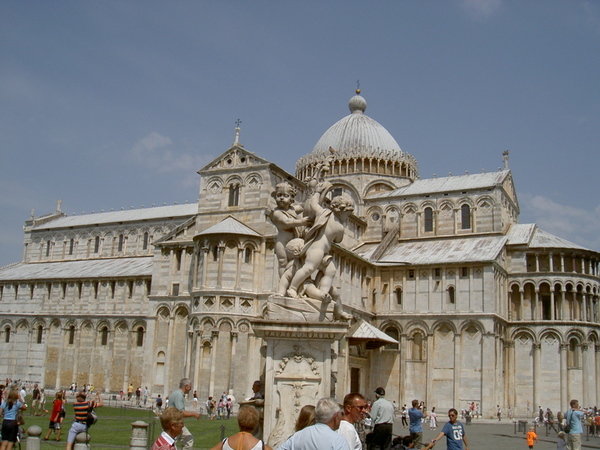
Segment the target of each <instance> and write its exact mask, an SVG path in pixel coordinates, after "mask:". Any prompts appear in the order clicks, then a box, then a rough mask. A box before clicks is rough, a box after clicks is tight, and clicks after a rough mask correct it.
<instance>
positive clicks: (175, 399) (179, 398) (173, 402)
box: [169, 389, 185, 411]
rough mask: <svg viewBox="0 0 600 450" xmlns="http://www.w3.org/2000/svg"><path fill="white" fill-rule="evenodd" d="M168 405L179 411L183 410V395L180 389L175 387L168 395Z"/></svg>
mask: <svg viewBox="0 0 600 450" xmlns="http://www.w3.org/2000/svg"><path fill="white" fill-rule="evenodd" d="M169 406H173V407H175V408H177V409H178V410H179V411H184V410H185V397H184V396H183V391H182V390H181V389H177V390H176V391H174V392H173V393H172V394H171V395H169Z"/></svg>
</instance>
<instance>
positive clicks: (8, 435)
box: [2, 419, 19, 443]
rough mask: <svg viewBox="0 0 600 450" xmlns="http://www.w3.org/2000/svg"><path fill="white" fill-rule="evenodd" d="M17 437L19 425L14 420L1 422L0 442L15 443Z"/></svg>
mask: <svg viewBox="0 0 600 450" xmlns="http://www.w3.org/2000/svg"><path fill="white" fill-rule="evenodd" d="M18 435H19V424H18V423H17V421H16V420H6V419H4V420H3V421H2V440H3V441H7V442H13V443H14V442H17V436H18Z"/></svg>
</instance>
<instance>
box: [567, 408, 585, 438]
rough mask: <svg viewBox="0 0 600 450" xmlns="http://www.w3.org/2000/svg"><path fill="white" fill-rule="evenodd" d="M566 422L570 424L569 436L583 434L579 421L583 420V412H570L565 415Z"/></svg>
mask: <svg viewBox="0 0 600 450" xmlns="http://www.w3.org/2000/svg"><path fill="white" fill-rule="evenodd" d="M565 416H566V419H567V422H570V423H571V431H569V434H581V433H583V426H582V425H581V419H583V411H574V410H570V411H568V412H567V414H565Z"/></svg>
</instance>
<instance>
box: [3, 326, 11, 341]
mask: <svg viewBox="0 0 600 450" xmlns="http://www.w3.org/2000/svg"><path fill="white" fill-rule="evenodd" d="M4 333H5V337H4V342H6V343H8V342H10V327H9V326H8V325H6V327H5V328H4Z"/></svg>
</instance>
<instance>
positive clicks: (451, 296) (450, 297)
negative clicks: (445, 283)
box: [447, 286, 456, 305]
mask: <svg viewBox="0 0 600 450" xmlns="http://www.w3.org/2000/svg"><path fill="white" fill-rule="evenodd" d="M447 291H448V303H450V304H451V305H454V302H455V301H456V298H455V292H456V291H455V290H454V286H449V287H448V289H447Z"/></svg>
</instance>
